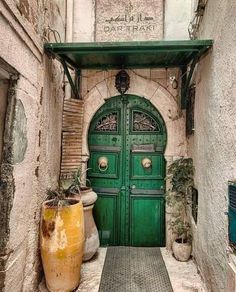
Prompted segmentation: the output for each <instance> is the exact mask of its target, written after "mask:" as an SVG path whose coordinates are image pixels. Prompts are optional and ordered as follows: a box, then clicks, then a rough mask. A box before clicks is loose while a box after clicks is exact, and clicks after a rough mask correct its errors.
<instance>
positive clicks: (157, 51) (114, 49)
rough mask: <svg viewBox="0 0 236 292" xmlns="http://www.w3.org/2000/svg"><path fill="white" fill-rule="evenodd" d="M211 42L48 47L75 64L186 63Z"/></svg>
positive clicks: (136, 65) (150, 65)
mask: <svg viewBox="0 0 236 292" xmlns="http://www.w3.org/2000/svg"><path fill="white" fill-rule="evenodd" d="M211 46H212V41H211V40H187V41H148V42H113V43H101V42H100V43H48V44H45V50H46V52H47V53H49V54H51V55H53V56H55V57H56V58H58V59H60V60H61V59H63V60H65V61H66V63H67V64H69V65H70V66H72V67H73V68H77V69H101V68H104V69H120V68H122V67H123V68H153V67H183V66H185V65H187V64H189V63H190V62H191V61H192V60H193V59H194V58H196V57H200V56H201V55H202V54H204V53H205V52H206V51H207V50H208V49H209V48H210V47H211Z"/></svg>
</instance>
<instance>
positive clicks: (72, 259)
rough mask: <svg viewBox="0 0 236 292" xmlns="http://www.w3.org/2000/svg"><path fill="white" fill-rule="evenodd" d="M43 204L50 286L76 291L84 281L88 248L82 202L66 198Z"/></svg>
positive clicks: (43, 250) (56, 290) (43, 254)
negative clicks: (85, 241)
mask: <svg viewBox="0 0 236 292" xmlns="http://www.w3.org/2000/svg"><path fill="white" fill-rule="evenodd" d="M65 202H66V204H59V205H57V206H53V204H52V201H46V202H44V203H43V206H42V216H41V228H40V231H41V232H40V243H41V257H42V262H43V269H44V273H45V279H46V284H47V288H48V289H49V290H50V291H52V292H62V291H63V292H66V291H72V290H74V289H75V288H76V287H78V285H79V282H80V270H81V264H82V258H83V249H84V215H83V205H82V202H78V201H77V200H72V199H68V200H65Z"/></svg>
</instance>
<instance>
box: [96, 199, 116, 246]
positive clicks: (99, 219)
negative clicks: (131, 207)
mask: <svg viewBox="0 0 236 292" xmlns="http://www.w3.org/2000/svg"><path fill="white" fill-rule="evenodd" d="M117 209H118V196H117V195H114V194H113V195H112V194H101V193H98V199H97V202H96V205H95V208H94V219H95V222H96V224H97V228H98V233H99V238H100V242H101V245H102V246H106V245H116V244H117V234H118V226H119V224H118V217H117V215H118V212H117ZM108 218H109V220H108Z"/></svg>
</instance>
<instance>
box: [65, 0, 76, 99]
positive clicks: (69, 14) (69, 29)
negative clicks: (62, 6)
mask: <svg viewBox="0 0 236 292" xmlns="http://www.w3.org/2000/svg"><path fill="white" fill-rule="evenodd" d="M73 8H74V0H67V1H66V42H68V43H71V42H73V20H74V19H73V10H74V9H73ZM72 76H73V75H72ZM69 98H71V87H70V83H69V82H68V80H67V78H66V77H65V99H69Z"/></svg>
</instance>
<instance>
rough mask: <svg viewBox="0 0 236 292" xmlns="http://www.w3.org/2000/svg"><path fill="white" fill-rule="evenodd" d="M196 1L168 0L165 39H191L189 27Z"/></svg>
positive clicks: (166, 2)
mask: <svg viewBox="0 0 236 292" xmlns="http://www.w3.org/2000/svg"><path fill="white" fill-rule="evenodd" d="M195 2H196V0H166V1H165V18H164V39H166V40H186V39H189V35H188V25H189V23H190V21H191V20H192V16H193V11H194V8H195Z"/></svg>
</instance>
